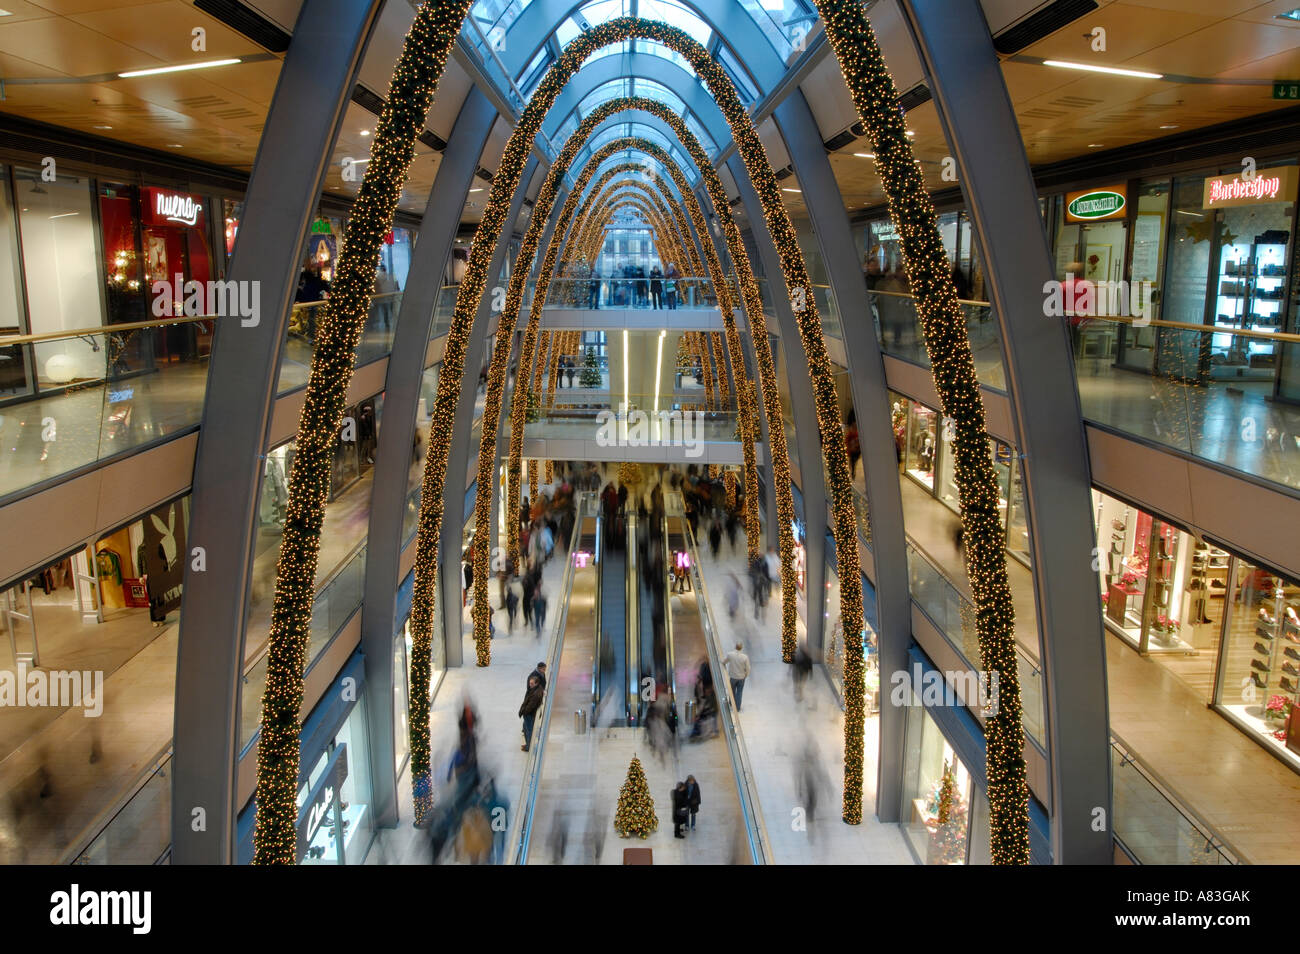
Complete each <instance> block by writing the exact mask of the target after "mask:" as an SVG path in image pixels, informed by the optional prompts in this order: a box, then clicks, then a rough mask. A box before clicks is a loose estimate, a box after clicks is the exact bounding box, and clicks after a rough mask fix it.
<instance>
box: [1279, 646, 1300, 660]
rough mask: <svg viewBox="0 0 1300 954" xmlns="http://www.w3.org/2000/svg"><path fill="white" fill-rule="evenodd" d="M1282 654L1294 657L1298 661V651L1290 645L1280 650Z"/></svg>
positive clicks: (1290, 657) (1299, 656) (1299, 657)
mask: <svg viewBox="0 0 1300 954" xmlns="http://www.w3.org/2000/svg"><path fill="white" fill-rule="evenodd" d="M1282 655H1283V656H1286V657H1287V658H1288V659H1294V660H1295V661H1296V662H1300V652H1297V651H1296V650H1294V649H1292V648H1291V647H1290V646H1288V647H1287V648H1286V649H1284V650H1282Z"/></svg>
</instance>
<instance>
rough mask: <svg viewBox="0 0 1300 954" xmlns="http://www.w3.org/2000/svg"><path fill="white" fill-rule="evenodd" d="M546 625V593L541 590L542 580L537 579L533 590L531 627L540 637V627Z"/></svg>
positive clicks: (539, 637)
mask: <svg viewBox="0 0 1300 954" xmlns="http://www.w3.org/2000/svg"><path fill="white" fill-rule="evenodd" d="M545 625H546V594H545V593H543V592H542V581H541V580H538V581H537V588H536V589H535V590H534V591H533V627H534V629H535V630H536V632H537V638H538V639H541V638H542V627H543V626H545Z"/></svg>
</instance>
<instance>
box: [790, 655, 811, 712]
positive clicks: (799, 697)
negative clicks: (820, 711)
mask: <svg viewBox="0 0 1300 954" xmlns="http://www.w3.org/2000/svg"><path fill="white" fill-rule="evenodd" d="M810 675H812V656H810V655H808V650H806V649H804V647H803V646H800V647H799V648H798V649H796V650H795V654H794V666H792V667H791V669H790V677H791V678H792V679H793V680H794V698H795V701H796V702H803V687H804V686H805V685H807V683H808V677H809V676H810Z"/></svg>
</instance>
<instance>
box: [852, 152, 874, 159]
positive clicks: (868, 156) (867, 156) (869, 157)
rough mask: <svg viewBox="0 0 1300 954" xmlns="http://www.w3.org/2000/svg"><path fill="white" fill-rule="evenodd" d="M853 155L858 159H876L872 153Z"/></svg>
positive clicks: (856, 153)
mask: <svg viewBox="0 0 1300 954" xmlns="http://www.w3.org/2000/svg"><path fill="white" fill-rule="evenodd" d="M853 155H855V156H857V157H858V158H859V159H874V158H876V154H875V153H874V152H855V153H854V154H853Z"/></svg>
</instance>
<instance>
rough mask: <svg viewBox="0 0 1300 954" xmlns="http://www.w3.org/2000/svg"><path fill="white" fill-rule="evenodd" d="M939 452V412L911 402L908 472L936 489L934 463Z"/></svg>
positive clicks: (915, 478) (929, 487) (908, 425)
mask: <svg viewBox="0 0 1300 954" xmlns="http://www.w3.org/2000/svg"><path fill="white" fill-rule="evenodd" d="M938 454H939V413H938V412H937V411H935V410H933V409H932V408H928V407H926V406H925V405H924V404H918V403H917V402H915V401H913V402H911V407H910V409H909V413H908V421H907V456H906V468H907V474H908V476H909V477H911V478H912V479H913V480H915V481H916V482H917V483H919V484H921V485H922V486H923V487H925V488H926V489H927V490H931V491H932V490H934V465H935V461H936V459H937V457H938Z"/></svg>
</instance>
